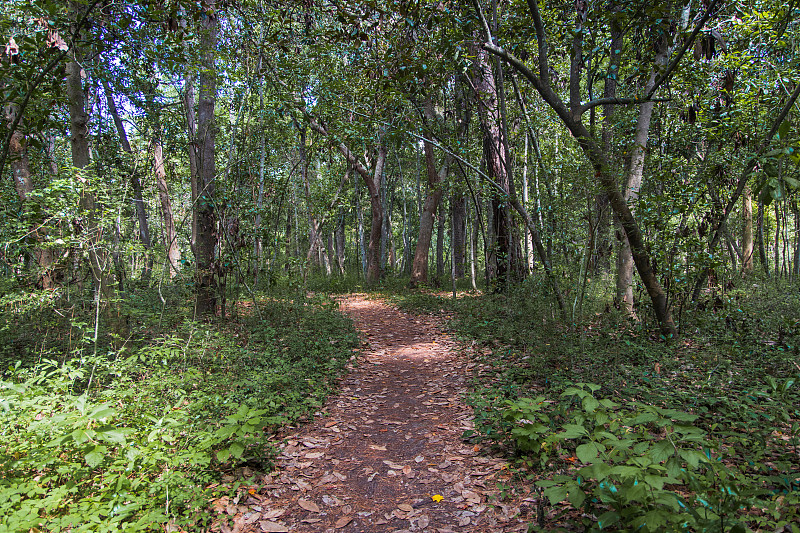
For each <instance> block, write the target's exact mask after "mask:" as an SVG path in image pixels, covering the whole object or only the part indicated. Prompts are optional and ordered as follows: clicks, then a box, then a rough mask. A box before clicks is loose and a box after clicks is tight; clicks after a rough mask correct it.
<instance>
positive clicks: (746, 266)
mask: <svg viewBox="0 0 800 533" xmlns="http://www.w3.org/2000/svg"><path fill="white" fill-rule="evenodd" d="M742 218H743V219H744V231H743V233H742V273H743V274H752V273H753V193H752V191H751V190H750V187H746V188H745V190H744V205H743V206H742Z"/></svg>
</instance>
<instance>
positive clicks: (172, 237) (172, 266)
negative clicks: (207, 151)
mask: <svg viewBox="0 0 800 533" xmlns="http://www.w3.org/2000/svg"><path fill="white" fill-rule="evenodd" d="M153 165H154V167H155V175H156V187H157V188H158V199H159V201H160V202H161V215H162V217H163V220H164V249H165V250H166V251H167V262H168V263H169V277H170V278H174V277H175V276H177V275H178V272H179V271H180V269H181V249H180V247H178V232H177V231H176V230H175V219H174V217H173V215H172V200H171V199H170V196H169V189H168V187H167V173H166V169H165V168H164V153H163V149H162V147H161V139H160V138H159V137H158V136H157V137H155V138H154V139H153Z"/></svg>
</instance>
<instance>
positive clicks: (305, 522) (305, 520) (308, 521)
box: [300, 518, 322, 524]
mask: <svg viewBox="0 0 800 533" xmlns="http://www.w3.org/2000/svg"><path fill="white" fill-rule="evenodd" d="M300 521H301V522H303V523H304V524H316V523H317V522H322V518H306V519H304V520H300Z"/></svg>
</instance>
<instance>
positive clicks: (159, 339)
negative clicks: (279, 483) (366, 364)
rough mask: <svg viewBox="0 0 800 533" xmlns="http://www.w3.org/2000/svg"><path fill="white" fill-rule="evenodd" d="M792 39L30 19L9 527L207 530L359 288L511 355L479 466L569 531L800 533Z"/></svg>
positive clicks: (470, 6) (616, 9) (75, 13)
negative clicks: (505, 470) (208, 510)
mask: <svg viewBox="0 0 800 533" xmlns="http://www.w3.org/2000/svg"><path fill="white" fill-rule="evenodd" d="M798 39H800V2H797V0H789V1H788V2H787V1H786V0H782V1H778V0H748V1H723V0H686V1H684V2H683V3H681V2H671V1H669V2H667V1H665V2H656V3H652V2H642V1H639V0H608V1H605V0H603V1H600V0H578V1H563V2H558V1H557V2H539V3H537V1H536V0H528V1H527V2H518V1H514V2H497V1H496V0H492V1H491V2H489V1H485V0H475V1H473V2H466V1H462V2H452V1H446V0H445V1H440V2H406V1H390V0H387V1H367V2H348V1H347V0H343V1H333V0H332V1H329V2H311V1H302V2H292V1H289V2H279V3H270V2H263V1H260V0H240V1H236V0H230V1H222V0H205V1H203V2H196V1H195V2H191V1H187V0H142V1H139V2H129V1H125V0H122V1H120V2H108V1H106V0H72V1H69V2H61V1H55V0H32V1H21V0H10V1H6V2H4V3H3V4H2V6H0V45H1V46H2V47H0V101H2V106H3V116H2V127H1V128H0V135H1V136H2V139H1V140H2V145H0V177H1V178H2V179H1V180H0V218H2V225H0V244H2V246H0V314H2V319H1V320H0V366H1V367H2V369H0V372H2V374H1V375H0V377H2V382H0V387H1V388H0V417H2V418H0V419H2V420H3V421H4V424H3V425H4V427H3V429H1V430H0V473H2V476H0V478H2V479H1V480H0V516H1V517H3V518H0V528H3V527H5V528H7V530H9V531H59V530H64V531H66V530H72V531H79V530H86V531H101V530H108V531H118V530H122V529H126V528H127V529H128V530H136V531H140V530H147V529H148V528H152V529H153V530H155V529H157V528H161V529H159V530H163V527H164V526H163V524H165V523H167V522H170V523H174V524H180V525H182V527H188V528H189V529H190V530H192V528H195V529H199V528H200V527H201V526H200V525H199V524H200V523H201V522H202V523H203V524H206V523H209V522H210V521H211V519H210V518H208V517H205V518H203V516H204V515H203V514H202V513H198V512H197V511H198V509H202V508H203V505H204V503H203V502H205V501H206V500H207V498H208V497H209V494H212V493H213V491H215V490H216V491H220V490H233V489H231V488H230V485H225V484H222V485H220V484H219V483H218V481H219V479H221V478H220V476H223V475H224V476H234V477H235V476H238V475H240V473H239V470H237V468H238V469H241V467H242V465H243V464H246V465H247V467H248V468H251V469H255V470H260V471H268V470H269V468H270V461H269V455H270V452H269V445H268V443H267V439H266V437H264V435H267V434H269V433H271V432H275V431H277V430H278V428H280V427H282V426H283V425H285V424H293V423H297V422H299V421H302V420H304V419H306V418H307V417H309V416H313V413H314V411H315V410H316V409H317V408H318V407H319V406H320V405H321V402H322V401H323V400H324V397H325V395H326V394H327V393H328V392H330V390H331V388H332V387H334V385H335V378H336V376H337V375H340V374H341V372H343V371H345V366H346V364H347V363H348V361H349V360H350V357H351V356H352V355H353V352H354V350H357V348H358V341H357V338H356V335H355V333H354V330H353V328H352V325H351V324H350V323H349V322H348V321H347V320H346V319H345V318H343V317H342V316H341V315H340V314H339V313H338V312H337V310H336V304H335V303H334V302H333V300H331V299H330V298H329V297H328V296H327V295H328V294H331V293H337V292H346V291H356V290H358V291H379V292H380V291H382V292H380V293H381V294H383V295H384V297H386V298H389V299H393V300H394V301H396V302H397V303H398V304H399V305H401V306H403V307H406V308H408V309H413V310H415V311H417V312H426V313H436V314H441V315H443V316H447V317H451V318H452V321H451V328H452V330H453V331H454V332H456V333H457V334H458V335H459V336H461V337H462V338H464V339H468V340H470V342H472V343H473V345H475V344H476V343H477V345H478V346H484V347H486V348H487V350H488V351H487V352H485V353H488V354H490V355H485V357H486V358H487V361H486V364H487V365H492V366H493V367H494V368H495V369H496V373H495V374H492V375H493V377H492V379H491V380H490V381H485V380H484V381H481V379H478V384H476V389H475V392H474V397H473V398H472V399H471V400H470V401H472V402H473V404H474V406H475V409H476V417H477V420H478V421H479V422H480V423H479V424H477V428H478V429H476V432H475V433H474V434H471V435H465V439H473V440H476V441H477V440H488V441H492V442H495V444H496V445H497V446H500V447H503V448H504V449H506V450H507V452H508V454H509V457H515V458H516V459H515V460H516V461H517V463H516V468H519V471H520V474H519V477H520V480H521V482H522V483H527V484H529V485H531V486H534V485H535V486H536V487H538V488H537V490H540V491H543V494H544V496H543V498H542V501H543V502H545V503H546V505H548V506H550V505H552V506H557V505H559V502H564V501H568V502H569V504H570V505H569V506H567V507H568V508H565V509H564V511H563V512H564V515H563V516H564V517H570V516H571V517H573V518H570V519H568V518H563V520H567V521H568V520H573V522H572V524H573V525H575V524H579V523H580V520H582V519H581V518H580V516H581V515H580V514H574V513H573V512H574V511H575V510H576V509H583V511H585V512H584V514H583V515H582V516H583V517H584V518H583V520H586V518H585V517H586V516H590V517H591V516H593V517H594V518H593V519H591V520H589V521H588V522H587V523H586V524H584V525H585V526H586V527H589V528H592V527H593V528H603V527H606V528H612V529H614V528H618V529H626V528H632V529H631V530H635V529H636V528H637V527H643V528H645V530H648V531H661V530H667V529H670V528H672V529H674V530H681V529H691V530H696V531H701V530H702V531H706V530H708V531H712V530H713V531H728V530H736V531H745V530H751V529H752V530H761V531H767V530H769V531H781V530H785V531H798V529H797V528H798V526H797V523H798V516H800V514H798V506H800V457H798V455H797V449H798V448H797V445H798V440H800V429H798V427H799V426H798V420H799V419H800V416H799V414H798V405H800V403H799V402H800V396H798V392H797V387H798V385H796V384H795V380H796V379H797V378H796V377H793V376H798V373H800V366H798V364H797V360H798V357H797V355H798V347H797V345H796V342H797V338H796V335H797V334H798V333H800V294H798V290H799V289H800V285H798V280H800V210H798V198H800V192H798V190H799V189H800V172H799V170H800V167H799V166H798V165H799V164H800V133H799V132H800V130H798V127H797V125H798V122H799V121H800V103H798V94H800V79H798V72H800V66H799V65H798V58H800V54H798V47H799V46H800V41H799V40H798ZM551 344H552V346H551ZM545 346H546V347H547V348H545ZM491 354H493V355H491ZM503 354H504V355H503ZM575 383H579V384H580V385H577V386H576V385H574V384H575ZM590 383H598V384H599V387H598V386H595V385H593V384H591V385H590ZM534 397H539V398H547V399H548V401H550V400H552V401H553V402H554V403H553V404H552V405H551V404H549V403H548V404H546V405H550V406H551V407H548V408H547V409H551V408H552V409H551V410H550V411H547V412H545V411H544V410H543V409H545V408H544V407H541V406H542V401H544V399H542V400H541V401H539V403H536V401H531V400H526V398H534ZM489 398H493V399H491V400H490V399H489ZM709 398H710V399H709ZM526 402H528V403H526ZM704 402H705V403H704ZM43 418H44V420H45V421H46V422H47V423H43V422H42V419H43ZM520 420H523V421H527V422H530V421H531V420H533V421H535V422H536V423H535V424H534V423H530V424H526V423H523V424H521V425H520V423H519V421H520ZM578 427H580V428H581V430H580V431H578V430H577V429H576V428H578ZM584 428H585V429H584ZM625 428H627V429H625ZM631 428H634V429H633V430H631ZM626 432H631V434H634V435H637V437H635V438H633V437H631V438H630V439H628V440H625V438H623V436H622V435H623V434H624V433H626ZM612 437H613V439H616V440H615V441H614V442H616V444H614V443H611V442H610V441H611V440H613V439H612ZM636 439H639V440H636ZM664 442H668V443H671V445H672V448H670V449H666V448H665V447H664V446H663V445H662V443H664ZM620 443H622V444H620ZM558 450H561V452H559V451H558ZM564 450H573V452H571V453H573V454H574V453H577V458H578V459H579V463H581V462H582V463H584V464H585V465H591V466H584V467H583V469H582V470H581V471H580V472H579V473H578V474H575V468H577V467H576V466H575V465H574V464H571V463H569V462H568V461H567V462H565V461H564V460H563V456H564ZM612 452H613V453H612ZM567 455H569V454H567ZM559 457H561V459H559ZM598 457H602V458H603V461H605V462H603V461H598ZM643 458H649V459H648V460H649V462H646V461H645V460H644V459H643ZM597 465H604V466H603V468H606V467H607V469H605V470H604V469H603V468H601V467H600V466H597ZM570 468H572V470H570ZM131 469H134V470H136V471H138V472H139V475H137V476H132V475H130V474H129V473H128V472H130V470H131ZM587 469H589V470H587ZM553 473H556V474H558V475H556V476H555V477H553ZM559 476H560V477H559ZM576 476H577V477H576ZM79 479H83V481H80V482H79V481H77V480H79ZM576 479H577V480H581V479H583V482H582V483H580V482H579V481H576ZM645 479H646V481H645ZM615 484H616V485H615ZM609 486H613V487H616V488H614V490H613V491H610V489H609ZM645 486H647V487H648V490H647V491H645V490H644V489H643V487H645ZM226 487H227V488H226ZM637 487H638V488H637ZM676 487H678V488H676ZM674 494H677V495H678V496H674ZM165 498H166V501H167V502H170V501H171V500H170V498H172V500H173V501H174V503H173V504H172V506H170V504H169V503H167V505H166V507H165V505H164V500H165ZM630 509H640V510H642V511H641V513H638V514H637V512H633V511H630ZM569 513H573V514H569ZM604 513H605V514H604ZM609 513H611V514H609ZM551 515H552V513H550V514H548V516H551ZM576 516H578V518H575V517H576ZM601 516H602V517H606V518H604V519H603V520H605V524H607V525H606V526H603V525H602V523H603V520H600V519H598V517H601ZM554 520H555V519H554ZM532 521H534V520H532ZM540 522H541V520H540ZM553 523H555V522H553ZM563 523H568V522H563ZM563 523H562V525H563ZM79 524H80V526H79ZM187 524H189V525H187ZM550 525H552V524H550ZM70 527H71V528H72V529H70ZM203 527H205V526H203ZM537 527H549V526H547V524H545V523H544V522H541V523H540V524H539V526H537ZM575 527H578V526H575ZM581 527H582V526H581ZM784 527H785V528H786V529H782V528H784ZM80 528H83V529H80ZM102 528H106V529H102ZM175 531H177V529H175Z"/></svg>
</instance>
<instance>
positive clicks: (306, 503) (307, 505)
mask: <svg viewBox="0 0 800 533" xmlns="http://www.w3.org/2000/svg"><path fill="white" fill-rule="evenodd" d="M297 505H299V506H300V507H302V508H303V509H305V510H306V511H311V512H312V513H318V512H319V506H318V505H317V504H316V503H314V502H312V501H310V500H297Z"/></svg>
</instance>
